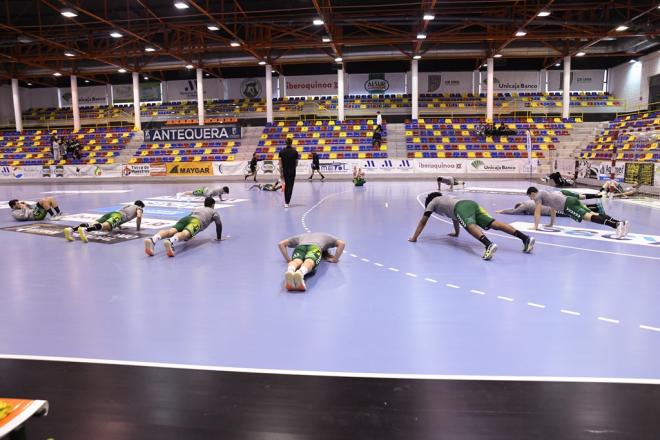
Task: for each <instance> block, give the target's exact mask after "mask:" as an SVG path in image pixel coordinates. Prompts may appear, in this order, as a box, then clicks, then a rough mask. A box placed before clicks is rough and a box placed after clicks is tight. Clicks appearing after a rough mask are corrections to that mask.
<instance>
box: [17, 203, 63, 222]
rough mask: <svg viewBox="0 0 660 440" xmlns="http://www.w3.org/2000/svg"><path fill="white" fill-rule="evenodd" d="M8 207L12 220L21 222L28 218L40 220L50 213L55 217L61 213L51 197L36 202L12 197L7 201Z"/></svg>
mask: <svg viewBox="0 0 660 440" xmlns="http://www.w3.org/2000/svg"><path fill="white" fill-rule="evenodd" d="M9 208H11V216H12V217H14V220H18V221H21V222H22V221H30V220H37V221H40V220H43V219H45V218H46V214H48V215H50V218H52V219H57V218H58V217H61V215H62V212H61V211H60V207H59V206H58V205H57V202H56V201H55V199H54V198H52V197H46V198H43V199H41V200H39V201H38V202H37V203H28V202H23V201H21V200H17V199H13V200H10V201H9Z"/></svg>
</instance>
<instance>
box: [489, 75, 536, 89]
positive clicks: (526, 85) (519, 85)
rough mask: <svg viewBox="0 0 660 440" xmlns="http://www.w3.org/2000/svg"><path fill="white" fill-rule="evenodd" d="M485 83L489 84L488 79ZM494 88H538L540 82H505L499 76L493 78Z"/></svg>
mask: <svg viewBox="0 0 660 440" xmlns="http://www.w3.org/2000/svg"><path fill="white" fill-rule="evenodd" d="M483 84H484V85H487V84H488V79H485V80H484V81H483ZM493 84H494V88H495V89H497V90H537V89H538V88H539V85H538V84H531V83H524V82H505V81H500V80H499V79H498V78H495V77H494V78H493Z"/></svg>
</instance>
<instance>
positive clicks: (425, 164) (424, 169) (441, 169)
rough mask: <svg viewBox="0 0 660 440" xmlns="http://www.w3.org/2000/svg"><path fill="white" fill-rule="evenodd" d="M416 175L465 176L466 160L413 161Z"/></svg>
mask: <svg viewBox="0 0 660 440" xmlns="http://www.w3.org/2000/svg"><path fill="white" fill-rule="evenodd" d="M413 163H414V169H415V172H416V173H428V174H437V175H443V174H466V173H467V163H468V161H467V160H464V159H415V160H414V161H413Z"/></svg>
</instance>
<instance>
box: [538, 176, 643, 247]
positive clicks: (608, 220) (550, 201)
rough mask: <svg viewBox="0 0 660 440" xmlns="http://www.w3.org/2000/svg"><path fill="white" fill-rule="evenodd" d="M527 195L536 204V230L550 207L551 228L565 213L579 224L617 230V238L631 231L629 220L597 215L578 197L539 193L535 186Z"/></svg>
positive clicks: (549, 225) (548, 225)
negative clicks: (591, 224)
mask: <svg viewBox="0 0 660 440" xmlns="http://www.w3.org/2000/svg"><path fill="white" fill-rule="evenodd" d="M527 195H528V196H529V198H530V199H531V200H533V201H534V203H535V204H536V208H535V210H534V230H538V229H539V223H540V222H541V208H542V207H543V206H548V207H550V223H549V224H547V225H546V226H547V227H550V228H551V227H553V226H554V224H555V218H556V216H557V213H563V214H566V216H568V217H570V218H571V219H573V220H575V221H576V222H578V223H580V222H582V220H587V221H591V222H593V223H598V224H600V225H606V226H609V227H610V228H613V229H615V230H616V233H615V237H616V238H623V237H625V236H626V234H628V232H629V230H630V223H629V222H628V221H627V220H626V221H621V220H617V219H615V218H612V217H610V216H609V215H607V214H605V213H595V212H593V211H592V210H591V209H589V208H588V207H587V206H585V205H584V204H583V203H582V202H580V199H579V198H578V197H574V196H572V195H566V194H562V193H559V192H556V193H555V192H552V193H550V192H548V191H539V190H538V189H537V188H535V187H533V186H530V187H529V188H527Z"/></svg>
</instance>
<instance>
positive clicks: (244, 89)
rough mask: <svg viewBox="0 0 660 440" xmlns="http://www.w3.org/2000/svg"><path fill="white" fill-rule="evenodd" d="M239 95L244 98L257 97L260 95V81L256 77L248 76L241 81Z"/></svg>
mask: <svg viewBox="0 0 660 440" xmlns="http://www.w3.org/2000/svg"><path fill="white" fill-rule="evenodd" d="M241 95H243V96H244V97H246V98H250V99H253V98H258V97H260V96H261V82H259V81H258V80H256V79H253V78H249V79H246V80H244V81H243V82H242V83H241Z"/></svg>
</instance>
